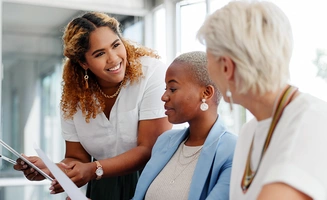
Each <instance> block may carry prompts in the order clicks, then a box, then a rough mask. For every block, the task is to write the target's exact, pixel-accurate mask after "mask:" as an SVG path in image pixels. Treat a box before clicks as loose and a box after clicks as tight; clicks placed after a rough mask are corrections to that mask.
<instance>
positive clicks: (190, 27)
mask: <svg viewBox="0 0 327 200" xmlns="http://www.w3.org/2000/svg"><path fill="white" fill-rule="evenodd" d="M206 12H207V11H206V3H205V1H194V2H190V1H182V2H180V3H179V4H178V6H177V13H179V14H178V15H177V17H179V20H178V23H177V33H178V35H179V42H180V45H179V46H178V47H177V52H178V54H180V53H185V52H189V51H195V50H202V51H205V47H204V46H203V45H202V44H201V43H200V42H199V41H198V40H197V39H196V33H197V31H198V29H199V27H200V26H201V25H202V23H203V22H204V20H205V17H206ZM195 13H196V14H195Z"/></svg>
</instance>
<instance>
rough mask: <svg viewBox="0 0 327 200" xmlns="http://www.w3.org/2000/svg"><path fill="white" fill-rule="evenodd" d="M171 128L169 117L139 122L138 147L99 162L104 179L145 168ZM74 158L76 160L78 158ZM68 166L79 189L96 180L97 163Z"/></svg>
mask: <svg viewBox="0 0 327 200" xmlns="http://www.w3.org/2000/svg"><path fill="white" fill-rule="evenodd" d="M171 128H172V124H170V123H169V122H168V119H167V117H164V118H158V119H151V120H141V121H139V124H138V139H137V147H135V148H133V149H131V150H129V151H127V152H125V153H123V154H120V155H118V156H115V157H113V158H108V159H104V160H99V162H100V163H101V165H102V168H103V172H104V174H103V177H111V176H120V175H125V174H129V173H132V172H134V171H136V170H139V169H141V168H142V167H144V166H145V164H146V163H147V161H148V160H149V159H150V156H151V151H152V147H153V145H154V143H155V141H156V140H157V138H158V136H159V135H160V134H161V133H163V132H165V131H166V130H169V129H171ZM73 152H74V150H73V148H72V152H71V153H69V154H68V153H66V157H68V156H69V155H70V156H72V155H74V156H75V154H74V153H73ZM72 158H74V159H76V157H72ZM72 158H69V159H72ZM78 158H83V156H82V155H81V156H80V157H78ZM84 159H85V158H84ZM66 161H68V158H67V159H66V160H64V162H65V163H66ZM66 164H67V166H66V168H67V169H72V170H71V171H69V172H68V173H67V175H68V176H69V177H70V178H71V180H72V181H73V182H74V183H75V184H76V185H77V186H78V187H81V186H83V185H85V184H86V183H87V182H89V181H90V180H92V179H95V178H96V175H95V170H96V164H95V162H89V163H82V162H76V161H72V162H70V163H66ZM62 191H63V190H62V188H61V186H60V185H59V184H55V185H53V191H52V193H60V192H62Z"/></svg>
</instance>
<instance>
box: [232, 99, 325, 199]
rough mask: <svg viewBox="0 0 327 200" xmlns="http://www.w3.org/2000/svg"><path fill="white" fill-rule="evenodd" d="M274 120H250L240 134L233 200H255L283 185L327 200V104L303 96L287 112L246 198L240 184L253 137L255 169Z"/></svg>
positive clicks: (235, 158)
mask: <svg viewBox="0 0 327 200" xmlns="http://www.w3.org/2000/svg"><path fill="white" fill-rule="evenodd" d="M270 122H271V118H270V119H267V120H263V121H260V122H258V121H257V120H256V119H253V120H251V121H250V122H248V123H247V124H245V125H244V127H243V128H242V130H241V133H240V135H239V138H238V142H237V145H236V149H235V154H234V160H233V168H232V177H231V184H230V199H231V200H255V199H256V198H257V197H258V195H259V193H260V191H261V189H262V187H263V186H264V185H266V184H269V183H275V182H282V183H286V184H288V185H290V186H291V187H293V188H295V189H297V190H299V191H301V192H303V193H305V194H306V195H308V196H310V197H311V198H313V199H315V200H326V199H327V157H326V152H327V145H326V142H327V103H326V102H324V101H322V100H319V99H317V98H315V97H313V96H310V95H308V94H300V95H299V96H298V97H297V98H296V99H294V100H293V101H292V102H291V103H290V104H289V105H288V106H287V107H286V108H285V110H284V113H283V115H282V117H281V118H280V120H279V122H278V124H277V126H276V128H275V131H274V134H273V136H272V140H271V142H270V145H269V147H268V149H267V151H266V153H265V155H264V157H263V159H262V161H261V164H260V167H259V170H258V171H257V174H256V176H255V178H254V180H253V182H252V184H251V186H250V188H249V189H248V191H247V192H246V194H243V192H242V189H241V181H242V178H243V173H244V168H245V163H246V159H247V155H248V151H249V149H250V145H251V141H252V138H253V136H254V138H255V139H254V147H253V150H254V151H253V153H252V157H253V159H252V160H251V167H253V169H256V167H257V165H258V161H259V156H260V154H261V151H262V147H263V144H264V141H265V138H266V135H267V133H268V129H269V126H270Z"/></svg>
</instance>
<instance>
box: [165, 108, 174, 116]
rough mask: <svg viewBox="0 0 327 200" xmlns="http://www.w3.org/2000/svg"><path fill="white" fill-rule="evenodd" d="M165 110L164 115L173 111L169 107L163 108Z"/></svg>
mask: <svg viewBox="0 0 327 200" xmlns="http://www.w3.org/2000/svg"><path fill="white" fill-rule="evenodd" d="M165 110H166V112H165V115H168V113H170V112H172V111H173V110H174V109H173V108H171V107H168V106H165Z"/></svg>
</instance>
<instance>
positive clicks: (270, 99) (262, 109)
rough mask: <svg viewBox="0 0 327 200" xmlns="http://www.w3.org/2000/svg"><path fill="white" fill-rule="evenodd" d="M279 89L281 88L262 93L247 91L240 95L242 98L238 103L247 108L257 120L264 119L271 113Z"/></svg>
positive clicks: (277, 97)
mask: <svg viewBox="0 0 327 200" xmlns="http://www.w3.org/2000/svg"><path fill="white" fill-rule="evenodd" d="M281 91H282V89H280V90H277V91H274V92H267V93H266V94H264V95H259V94H250V93H248V94H245V95H242V97H240V99H241V98H243V99H244V101H243V102H242V103H240V104H241V105H242V106H244V107H245V108H246V109H248V110H249V111H250V112H251V113H252V114H253V115H254V117H255V118H256V119H257V120H258V121H261V120H265V119H268V118H270V117H271V116H272V115H273V112H274V109H275V107H276V103H277V101H278V99H279V96H280V95H281Z"/></svg>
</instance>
